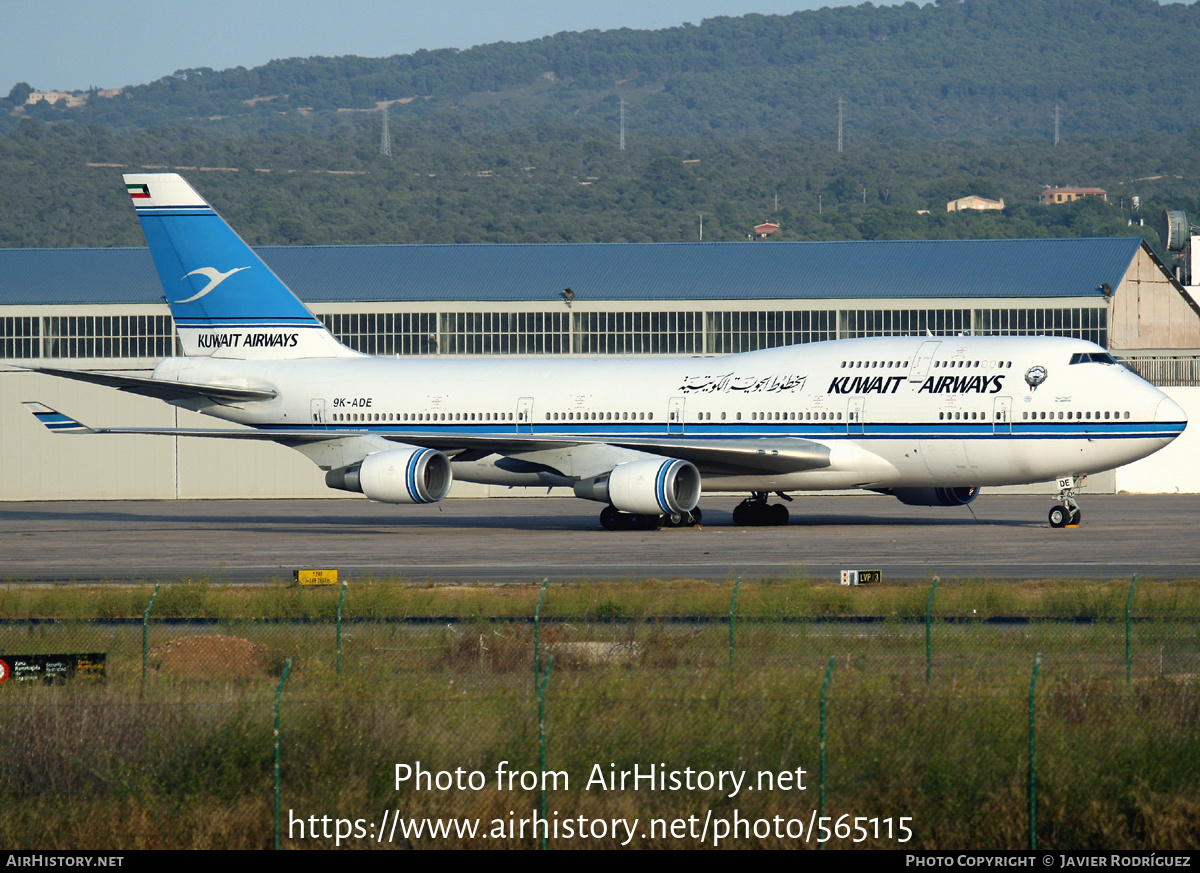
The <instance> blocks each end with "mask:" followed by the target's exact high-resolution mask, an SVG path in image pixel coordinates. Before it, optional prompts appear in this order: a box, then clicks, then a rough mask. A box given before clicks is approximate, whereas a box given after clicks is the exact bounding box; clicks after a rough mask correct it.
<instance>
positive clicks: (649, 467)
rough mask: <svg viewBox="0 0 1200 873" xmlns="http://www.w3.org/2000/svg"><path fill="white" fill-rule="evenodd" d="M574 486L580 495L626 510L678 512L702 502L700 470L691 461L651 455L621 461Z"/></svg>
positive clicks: (586, 498)
mask: <svg viewBox="0 0 1200 873" xmlns="http://www.w3.org/2000/svg"><path fill="white" fill-rule="evenodd" d="M574 487H575V496H576V497H582V498H583V499H585V500H598V501H600V502H602V503H611V504H612V505H613V506H615V507H616V508H617V509H619V510H621V511H622V512H633V513H638V514H640V515H675V514H677V513H683V512H691V511H692V510H693V509H695V508H696V504H697V503H699V502H700V471H699V470H697V469H696V467H695V465H694V464H692V463H690V462H688V461H678V460H671V459H668V458H663V459H654V458H651V459H647V460H645V461H629V462H627V463H624V464H617V466H615V467H613V468H612V470H610V471H609V472H607V473H605V474H603V475H601V476H596V477H595V478H592V479H584V480H582V481H580V482H576V483H575V486H574Z"/></svg>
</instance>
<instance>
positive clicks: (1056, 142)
mask: <svg viewBox="0 0 1200 873" xmlns="http://www.w3.org/2000/svg"><path fill="white" fill-rule="evenodd" d="M1054 144H1055V145H1058V104H1057V103H1055V104H1054Z"/></svg>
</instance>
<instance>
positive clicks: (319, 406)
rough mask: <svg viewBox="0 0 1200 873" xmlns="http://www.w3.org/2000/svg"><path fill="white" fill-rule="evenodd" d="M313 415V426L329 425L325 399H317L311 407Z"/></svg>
mask: <svg viewBox="0 0 1200 873" xmlns="http://www.w3.org/2000/svg"><path fill="white" fill-rule="evenodd" d="M309 409H310V411H311V413H312V423H313V424H328V423H329V419H328V418H326V417H325V398H323V397H321V398H315V399H314V400H313V401H312V403H311V404H310V405H309Z"/></svg>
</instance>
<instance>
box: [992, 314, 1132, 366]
mask: <svg viewBox="0 0 1200 873" xmlns="http://www.w3.org/2000/svg"><path fill="white" fill-rule="evenodd" d="M974 332H975V333H976V334H983V335H988V336H1063V337H1073V338H1075V339H1082V340H1087V341H1089V342H1093V343H1095V344H1096V345H1099V346H1106V345H1108V310H1107V309H1106V308H1102V307H1093V308H1079V309H976V310H975V330H974ZM1008 366H1010V367H1011V366H1012V362H1011V361H1009V362H1008Z"/></svg>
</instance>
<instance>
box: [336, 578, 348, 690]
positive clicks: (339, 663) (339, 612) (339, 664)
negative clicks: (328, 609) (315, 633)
mask: <svg viewBox="0 0 1200 873" xmlns="http://www.w3.org/2000/svg"><path fill="white" fill-rule="evenodd" d="M347 584H348V583H346V582H343V583H342V593H341V595H340V596H339V597H338V610H337V674H338V675H339V676H341V675H342V605H343V604H344V603H345V602H346V585H347Z"/></svg>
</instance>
